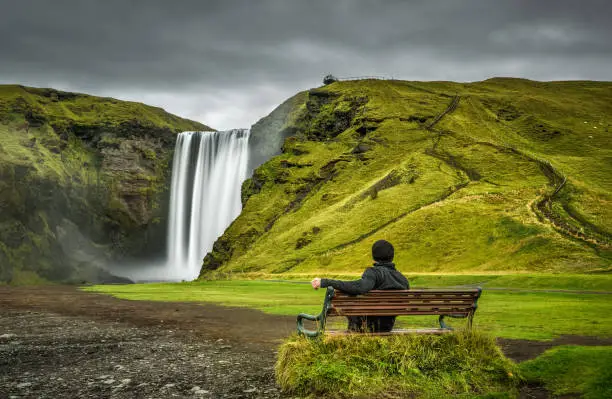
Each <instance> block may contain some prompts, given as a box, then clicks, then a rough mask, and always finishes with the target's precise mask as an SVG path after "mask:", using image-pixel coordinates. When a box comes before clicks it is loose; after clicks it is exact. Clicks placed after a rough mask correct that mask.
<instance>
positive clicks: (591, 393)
mask: <svg viewBox="0 0 612 399" xmlns="http://www.w3.org/2000/svg"><path fill="white" fill-rule="evenodd" d="M520 370H521V373H522V375H523V377H524V378H525V380H526V381H527V382H529V383H532V384H541V385H544V386H545V387H546V388H547V389H548V390H549V391H551V392H552V393H553V394H554V395H572V394H574V395H580V397H581V398H585V399H603V398H612V347H610V346H594V347H585V346H560V347H557V348H554V349H550V350H548V351H546V352H545V353H544V354H542V355H540V356H539V357H538V358H536V359H534V360H529V361H526V362H524V363H521V365H520ZM568 397H569V396H568ZM572 397H573V396H572Z"/></svg>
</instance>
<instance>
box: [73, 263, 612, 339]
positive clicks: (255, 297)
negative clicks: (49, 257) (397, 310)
mask: <svg viewBox="0 0 612 399" xmlns="http://www.w3.org/2000/svg"><path fill="white" fill-rule="evenodd" d="M486 279H489V280H490V281H489V282H487V281H486ZM411 281H412V286H413V287H415V288H416V287H435V286H438V287H440V286H454V285H463V284H474V283H481V285H482V286H483V287H484V293H483V295H482V297H481V299H480V301H479V308H478V311H477V313H476V317H475V319H474V326H475V328H477V329H479V330H482V331H486V332H489V333H491V334H492V335H495V336H498V337H505V338H522V339H541V340H546V339H553V338H554V337H557V336H560V335H566V334H574V335H589V336H601V337H612V328H611V327H612V295H609V294H584V293H580V294H579V293H572V292H545V291H541V290H546V289H553V290H580V291H591V292H598V291H599V292H602V291H612V289H611V288H612V287H611V285H612V279H610V276H607V275H604V276H585V275H583V276H558V277H556V276H538V275H502V276H480V275H479V276H436V275H422V276H418V277H416V278H411ZM487 287H491V288H493V287H497V288H501V287H504V288H508V289H533V291H530V292H517V291H503V290H487ZM84 289H85V290H89V291H95V292H101V293H107V294H111V295H113V296H116V297H118V298H123V299H130V300H151V301H179V302H182V301H193V302H209V303H217V304H221V305H225V306H238V307H249V308H254V309H258V310H261V311H263V312H266V313H271V314H279V315H290V316H294V315H297V314H298V313H300V312H307V313H314V314H317V313H319V312H320V311H321V305H322V303H323V295H324V293H323V291H322V290H320V291H314V290H313V289H312V288H311V287H310V285H309V284H306V283H305V282H303V281H302V282H299V281H294V282H270V281H240V280H234V281H199V282H191V283H159V284H132V285H104V286H92V287H85V288H84ZM538 290H540V291H538ZM339 322H340V323H342V321H341V320H339ZM436 322H437V319H436V318H435V317H406V318H400V320H399V323H400V325H402V326H432V327H433V326H435V325H436ZM461 323H462V321H461V320H458V321H455V322H454V325H456V326H460V325H461Z"/></svg>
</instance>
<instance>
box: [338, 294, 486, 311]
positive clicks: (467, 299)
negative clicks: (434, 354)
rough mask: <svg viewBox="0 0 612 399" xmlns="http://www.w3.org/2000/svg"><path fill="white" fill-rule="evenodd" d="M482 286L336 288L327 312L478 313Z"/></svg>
mask: <svg viewBox="0 0 612 399" xmlns="http://www.w3.org/2000/svg"><path fill="white" fill-rule="evenodd" d="M480 293H481V289H480V288H470V289H413V290H388V291H370V292H368V293H367V294H364V295H348V294H345V293H344V292H342V291H338V290H334V293H333V296H332V297H331V298H330V303H329V305H328V307H327V309H328V311H327V316H403V315H453V316H465V317H467V316H469V315H470V314H472V313H474V311H475V310H476V306H477V301H478V298H479V297H480Z"/></svg>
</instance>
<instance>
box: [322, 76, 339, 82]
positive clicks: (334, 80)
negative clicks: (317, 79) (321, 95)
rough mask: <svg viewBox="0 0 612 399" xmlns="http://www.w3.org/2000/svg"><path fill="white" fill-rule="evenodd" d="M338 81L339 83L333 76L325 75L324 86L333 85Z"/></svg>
mask: <svg viewBox="0 0 612 399" xmlns="http://www.w3.org/2000/svg"><path fill="white" fill-rule="evenodd" d="M337 81H338V78H337V77H335V76H334V75H332V74H329V75H325V77H324V78H323V84H324V85H328V84H331V83H334V82H337Z"/></svg>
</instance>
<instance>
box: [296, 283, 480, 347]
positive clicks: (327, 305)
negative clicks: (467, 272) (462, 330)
mask: <svg viewBox="0 0 612 399" xmlns="http://www.w3.org/2000/svg"><path fill="white" fill-rule="evenodd" d="M374 292H375V293H376V292H381V291H374ZM382 292H385V293H391V292H393V293H400V294H401V293H402V292H407V293H409V294H416V295H419V294H425V295H427V294H430V293H431V295H433V294H435V293H448V294H472V296H473V304H472V305H471V306H470V307H466V308H469V312H468V313H467V314H457V313H453V312H452V311H449V312H445V313H442V314H441V313H440V311H439V310H433V309H432V310H431V311H430V312H429V313H426V311H425V313H424V312H421V313H418V314H419V315H423V314H424V315H427V314H430V315H438V316H439V317H438V323H439V324H440V329H438V330H437V331H439V332H449V331H452V330H453V328H452V327H450V326H448V325H447V324H446V323H445V322H444V318H445V317H452V318H467V319H468V324H467V327H468V329H471V328H472V319H473V318H474V313H475V312H476V308H477V307H478V299H479V298H480V295H481V294H482V288H480V287H476V288H473V289H436V290H433V289H432V290H426V289H414V290H406V291H382ZM342 294H343V296H347V295H346V294H344V293H342ZM335 296H336V291H335V290H334V288H332V287H327V291H326V292H325V300H324V301H323V310H321V313H319V314H318V315H316V316H314V315H310V314H306V313H300V314H299V315H298V316H297V332H298V334H299V335H302V336H306V337H309V338H316V337H320V336H322V335H323V334H324V333H325V325H326V323H327V318H328V316H330V315H331V316H343V314H341V312H340V313H338V312H335V309H334V304H333V300H334V297H335ZM367 296H368V294H364V295H355V296H351V298H354V300H355V301H356V302H359V300H360V298H366V297H367ZM421 301H423V300H421ZM402 305H403V303H402ZM406 305H407V306H409V305H410V301H409V300H408V299H406ZM434 306H435V305H432V306H431V307H432V308H433V307H434ZM408 309H409V308H408V307H407V308H406V312H402V311H399V312H398V314H397V316H400V315H410V314H416V313H411V312H410V311H408ZM388 312H389V310H387V311H386V313H384V314H385V315H388ZM352 315H354V314H352ZM367 315H371V316H373V314H364V316H367ZM304 320H310V321H314V322H316V323H317V329H316V330H309V329H307V328H305V327H304Z"/></svg>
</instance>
